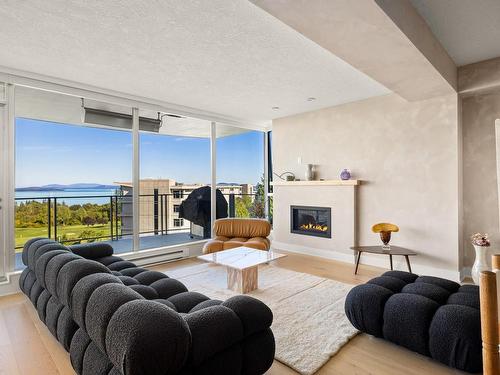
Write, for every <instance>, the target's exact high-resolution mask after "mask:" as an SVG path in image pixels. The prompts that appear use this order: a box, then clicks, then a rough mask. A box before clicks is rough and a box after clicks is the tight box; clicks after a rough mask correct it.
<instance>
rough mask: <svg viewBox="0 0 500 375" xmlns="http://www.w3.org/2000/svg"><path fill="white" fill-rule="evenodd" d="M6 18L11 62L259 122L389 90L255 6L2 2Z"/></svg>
mask: <svg viewBox="0 0 500 375" xmlns="http://www.w3.org/2000/svg"><path fill="white" fill-rule="evenodd" d="M0 20H1V21H0V65H2V66H5V67H10V68H15V69H20V70H25V71H29V72H34V73H39V74H44V75H48V76H53V77H58V78H63V79H66V80H72V81H77V82H81V83H84V84H90V85H94V86H97V87H101V88H105V89H112V90H116V91H120V92H124V93H129V94H134V95H139V96H143V97H147V98H153V99H158V100H163V101H166V102H170V103H174V104H180V105H184V106H189V107H193V108H197V109H202V110H205V111H211V112H215V113H218V114H222V115H226V116H231V117H234V118H238V119H242V120H245V121H247V122H252V123H259V122H263V121H266V120H270V119H273V118H276V117H282V116H286V115H291V114H295V113H300V112H305V111H310V110H314V109H318V108H322V107H327V106H332V105H337V104H341V103H345V102H350V101H356V100H360V99H365V98H368V97H372V96H377V95H383V94H386V93H388V90H387V89H386V88H385V87H383V86H382V85H380V84H379V83H377V82H375V81H373V80H372V79H371V78H369V77H368V76H366V75H364V74H363V73H361V72H359V71H357V70H355V69H354V68H352V67H351V66H350V65H348V64H347V63H345V62H344V61H342V60H340V59H339V58H337V57H336V56H334V55H333V54H331V53H330V52H328V51H326V50H324V49H323V48H321V47H319V46H318V45H316V44H315V43H313V42H312V41H310V40H309V39H307V38H305V37H303V36H302V35H301V34H299V33H298V32H296V31H294V30H292V29H291V28H289V27H288V26H286V25H285V24H283V23H281V22H280V21H278V20H277V19H275V18H274V17H272V16H271V15H269V14H267V13H266V12H264V11H263V10H261V9H260V8H258V7H256V6H254V5H253V4H251V3H250V2H248V1H246V0H210V1H207V0H198V1H196V0H163V1H139V0H106V1H97V0H94V1H83V0H50V1H46V0H23V1H19V0H2V1H1V2H0ZM308 97H316V98H317V100H315V101H312V102H309V101H307V98H308ZM274 106H279V107H280V110H277V111H276V110H272V109H271V108H272V107H274Z"/></svg>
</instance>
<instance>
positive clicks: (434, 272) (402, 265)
mask: <svg viewBox="0 0 500 375" xmlns="http://www.w3.org/2000/svg"><path fill="white" fill-rule="evenodd" d="M271 247H272V248H273V249H276V250H285V251H290V252H292V253H299V254H305V255H313V256H318V257H321V258H326V259H333V260H338V261H341V262H345V263H351V264H352V265H353V267H354V261H355V256H354V252H353V254H346V253H341V252H339V251H334V250H325V249H316V248H311V247H306V246H301V245H294V244H288V243H285V242H279V241H273V242H272V244H271ZM410 261H411V258H410ZM360 264H365V265H369V266H375V267H380V268H384V269H389V268H390V266H389V258H388V257H387V256H383V255H375V254H366V253H363V256H362V257H361V261H360ZM393 265H394V269H395V270H401V271H408V269H407V266H406V261H405V259H404V257H399V256H394V257H393ZM411 266H412V271H413V272H414V273H416V274H419V275H429V276H436V277H442V278H445V279H449V280H454V281H457V282H460V281H461V280H463V279H462V273H461V272H459V271H453V270H449V269H445V268H436V267H429V266H422V265H420V264H415V263H414V262H412V265H411Z"/></svg>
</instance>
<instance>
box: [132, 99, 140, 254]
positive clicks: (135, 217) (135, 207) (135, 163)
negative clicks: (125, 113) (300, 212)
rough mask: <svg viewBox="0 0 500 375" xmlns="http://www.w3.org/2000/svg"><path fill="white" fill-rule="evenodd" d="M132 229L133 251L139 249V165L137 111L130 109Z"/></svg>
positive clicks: (136, 109)
mask: <svg viewBox="0 0 500 375" xmlns="http://www.w3.org/2000/svg"><path fill="white" fill-rule="evenodd" d="M132 147H133V156H132V228H133V244H134V245H133V251H139V249H140V239H139V231H140V220H139V219H140V202H139V193H140V192H139V189H140V170H139V168H140V163H139V109H138V108H132Z"/></svg>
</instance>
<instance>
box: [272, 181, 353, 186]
mask: <svg viewBox="0 0 500 375" xmlns="http://www.w3.org/2000/svg"><path fill="white" fill-rule="evenodd" d="M360 183H361V181H360V180H324V181H305V180H304V181H273V182H271V185H273V186H356V185H359V184H360Z"/></svg>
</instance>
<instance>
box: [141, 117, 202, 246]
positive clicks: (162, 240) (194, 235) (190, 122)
mask: <svg viewBox="0 0 500 375" xmlns="http://www.w3.org/2000/svg"><path fill="white" fill-rule="evenodd" d="M145 115H146V114H145ZM153 116H154V114H150V117H153ZM158 118H159V119H160V120H161V122H160V123H159V124H158V127H156V128H155V129H150V130H149V131H146V130H143V131H141V132H140V142H139V145H140V146H139V147H140V182H139V188H140V194H139V195H140V249H141V250H144V249H151V248H158V247H165V246H172V245H179V244H183V243H187V242H192V241H198V240H200V239H203V237H204V231H203V229H204V228H203V226H201V225H197V224H196V223H198V224H202V222H203V216H208V217H210V211H207V212H191V211H192V210H191V209H190V210H185V206H186V204H185V203H184V202H185V200H186V199H187V198H188V197H189V196H190V195H191V194H192V193H193V192H196V191H199V190H200V189H201V188H203V187H207V186H209V184H210V123H209V122H208V121H202V120H195V119H190V118H185V117H181V116H177V115H174V114H166V113H160V114H159V115H158ZM197 207H200V209H204V208H206V205H200V206H197ZM208 207H209V205H208ZM190 208H192V206H190ZM194 216H196V217H194ZM190 218H193V220H194V221H195V222H196V223H193V222H192V221H191V220H189V219H190ZM198 220H199V221H198Z"/></svg>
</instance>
